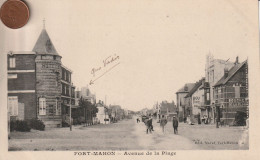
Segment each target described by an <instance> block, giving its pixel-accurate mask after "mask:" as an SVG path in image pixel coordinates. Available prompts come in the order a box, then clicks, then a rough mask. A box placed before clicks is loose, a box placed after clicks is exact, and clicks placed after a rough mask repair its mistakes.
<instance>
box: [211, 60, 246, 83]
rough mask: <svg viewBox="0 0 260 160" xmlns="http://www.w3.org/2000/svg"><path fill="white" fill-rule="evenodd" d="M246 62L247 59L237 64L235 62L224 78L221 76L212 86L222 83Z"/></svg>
mask: <svg viewBox="0 0 260 160" xmlns="http://www.w3.org/2000/svg"><path fill="white" fill-rule="evenodd" d="M246 63H247V60H245V61H244V62H242V63H239V64H236V65H235V66H233V67H232V68H231V69H230V70H229V71H228V76H227V77H226V78H225V76H223V77H222V78H221V79H220V80H219V81H218V82H217V83H216V84H215V85H214V87H216V86H219V85H224V84H226V83H227V82H228V80H229V79H230V78H231V77H233V76H234V75H235V74H236V73H237V71H238V70H239V69H240V68H242V67H243V65H244V64H246Z"/></svg>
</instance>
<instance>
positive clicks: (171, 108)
mask: <svg viewBox="0 0 260 160" xmlns="http://www.w3.org/2000/svg"><path fill="white" fill-rule="evenodd" d="M160 111H161V113H167V111H168V112H176V106H175V104H174V102H172V103H168V102H162V103H161V107H160Z"/></svg>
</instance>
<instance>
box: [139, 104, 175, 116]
mask: <svg viewBox="0 0 260 160" xmlns="http://www.w3.org/2000/svg"><path fill="white" fill-rule="evenodd" d="M140 114H141V115H145V116H152V117H154V118H156V119H157V121H160V119H161V118H162V117H165V118H166V119H168V120H172V118H173V116H177V106H176V105H175V103H174V101H172V102H168V101H166V100H165V101H162V102H160V103H159V102H157V103H156V104H154V105H153V108H152V109H148V108H144V109H142V110H141V111H140Z"/></svg>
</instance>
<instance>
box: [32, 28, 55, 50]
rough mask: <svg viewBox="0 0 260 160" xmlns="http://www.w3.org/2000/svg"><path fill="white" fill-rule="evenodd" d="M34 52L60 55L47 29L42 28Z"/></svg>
mask: <svg viewBox="0 0 260 160" xmlns="http://www.w3.org/2000/svg"><path fill="white" fill-rule="evenodd" d="M33 52H36V54H48V55H59V54H58V53H57V51H56V49H55V47H54V45H53V43H52V41H51V39H50V37H49V35H48V33H47V31H46V30H45V29H43V30H42V32H41V34H40V36H39V38H38V40H37V42H36V44H35V45H34V47H33Z"/></svg>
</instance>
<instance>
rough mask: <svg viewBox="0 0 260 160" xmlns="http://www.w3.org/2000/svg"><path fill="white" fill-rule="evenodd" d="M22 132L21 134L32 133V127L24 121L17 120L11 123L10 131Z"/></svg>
mask: <svg viewBox="0 0 260 160" xmlns="http://www.w3.org/2000/svg"><path fill="white" fill-rule="evenodd" d="M14 130H15V131H21V132H30V130H31V127H30V125H29V124H28V123H27V121H24V120H15V121H11V122H10V131H14Z"/></svg>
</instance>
